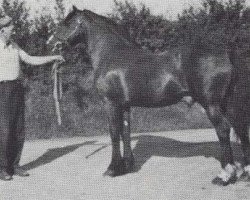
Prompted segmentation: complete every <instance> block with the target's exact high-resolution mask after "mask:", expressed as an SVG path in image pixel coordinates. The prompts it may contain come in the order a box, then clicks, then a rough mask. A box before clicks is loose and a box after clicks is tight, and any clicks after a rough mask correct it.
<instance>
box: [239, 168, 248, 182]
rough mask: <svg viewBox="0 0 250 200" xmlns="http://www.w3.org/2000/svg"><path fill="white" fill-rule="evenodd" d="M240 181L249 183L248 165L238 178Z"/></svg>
mask: <svg viewBox="0 0 250 200" xmlns="http://www.w3.org/2000/svg"><path fill="white" fill-rule="evenodd" d="M239 180H240V181H244V182H250V165H248V166H245V167H244V171H243V173H242V174H241V176H240V177H239Z"/></svg>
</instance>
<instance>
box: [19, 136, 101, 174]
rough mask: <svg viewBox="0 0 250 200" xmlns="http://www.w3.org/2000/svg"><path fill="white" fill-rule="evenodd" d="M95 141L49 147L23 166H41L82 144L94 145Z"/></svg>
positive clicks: (31, 167)
mask: <svg viewBox="0 0 250 200" xmlns="http://www.w3.org/2000/svg"><path fill="white" fill-rule="evenodd" d="M95 142H96V141H87V142H83V143H80V144H73V145H69V146H65V147H61V148H54V149H48V150H47V152H45V153H44V154H43V155H42V156H40V157H38V158H37V159H36V160H34V161H32V162H30V163H27V164H25V165H23V166H22V168H23V169H25V170H31V169H34V168H37V167H40V166H42V165H45V164H48V163H51V162H53V161H54V160H56V159H57V158H60V157H62V156H64V155H66V154H69V153H71V152H73V151H75V150H76V149H78V148H80V147H82V146H85V145H92V144H94V143H95Z"/></svg>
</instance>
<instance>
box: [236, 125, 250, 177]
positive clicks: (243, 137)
mask: <svg viewBox="0 0 250 200" xmlns="http://www.w3.org/2000/svg"><path fill="white" fill-rule="evenodd" d="M234 130H235V133H236V134H237V135H238V137H239V138H240V141H241V148H242V152H243V157H244V173H243V175H242V176H241V179H244V180H248V181H249V180H250V142H249V136H248V124H242V123H240V122H239V123H238V124H236V125H235V126H234Z"/></svg>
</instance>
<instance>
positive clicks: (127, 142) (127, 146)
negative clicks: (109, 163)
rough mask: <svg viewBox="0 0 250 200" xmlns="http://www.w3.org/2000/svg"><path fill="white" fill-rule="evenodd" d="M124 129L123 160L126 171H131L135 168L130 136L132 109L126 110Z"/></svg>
mask: <svg viewBox="0 0 250 200" xmlns="http://www.w3.org/2000/svg"><path fill="white" fill-rule="evenodd" d="M123 125H124V131H123V134H122V135H121V136H122V140H123V146H124V153H123V161H124V168H125V172H131V171H132V170H133V168H134V156H133V152H132V148H131V136H130V133H131V131H130V109H128V110H126V111H125V112H124V121H123Z"/></svg>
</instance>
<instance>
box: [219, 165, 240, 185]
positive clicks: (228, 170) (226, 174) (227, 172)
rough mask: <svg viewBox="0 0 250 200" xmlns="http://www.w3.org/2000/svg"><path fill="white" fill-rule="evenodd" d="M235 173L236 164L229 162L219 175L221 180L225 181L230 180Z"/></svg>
mask: <svg viewBox="0 0 250 200" xmlns="http://www.w3.org/2000/svg"><path fill="white" fill-rule="evenodd" d="M235 175H236V166H234V165H231V164H227V166H226V167H225V169H222V171H221V173H220V174H219V175H218V177H219V178H221V180H223V181H224V182H228V181H229V180H230V179H231V178H232V177H233V176H235Z"/></svg>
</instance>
